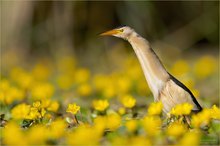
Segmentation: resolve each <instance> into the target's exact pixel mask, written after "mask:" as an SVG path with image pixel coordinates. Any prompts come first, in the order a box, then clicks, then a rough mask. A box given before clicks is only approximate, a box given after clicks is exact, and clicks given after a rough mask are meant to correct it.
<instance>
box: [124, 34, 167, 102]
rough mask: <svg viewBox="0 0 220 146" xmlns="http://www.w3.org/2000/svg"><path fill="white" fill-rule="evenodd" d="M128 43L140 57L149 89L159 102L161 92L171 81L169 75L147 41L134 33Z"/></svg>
mask: <svg viewBox="0 0 220 146" xmlns="http://www.w3.org/2000/svg"><path fill="white" fill-rule="evenodd" d="M128 41H129V42H130V44H131V45H132V47H133V49H134V51H135V53H136V55H137V57H138V60H139V62H140V64H141V67H142V70H143V72H144V75H145V78H146V80H147V82H148V85H149V88H150V89H151V91H152V92H153V95H154V98H155V100H157V97H158V94H159V92H160V90H161V89H162V88H163V87H164V85H165V83H166V81H167V80H168V79H169V74H168V73H167V71H166V69H165V68H164V67H163V65H162V63H161V62H160V60H159V58H158V57H157V55H156V54H155V52H154V51H153V50H152V48H151V47H150V44H149V42H148V41H147V40H145V39H144V38H142V37H141V36H139V35H138V34H136V33H134V34H132V35H131V36H130V37H129V39H128Z"/></svg>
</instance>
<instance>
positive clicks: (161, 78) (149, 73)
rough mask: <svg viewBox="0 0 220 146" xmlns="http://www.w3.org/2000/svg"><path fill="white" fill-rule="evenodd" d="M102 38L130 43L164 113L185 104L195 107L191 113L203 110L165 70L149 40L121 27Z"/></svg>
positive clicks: (187, 91) (108, 32) (155, 99)
mask: <svg viewBox="0 0 220 146" xmlns="http://www.w3.org/2000/svg"><path fill="white" fill-rule="evenodd" d="M100 36H114V37H117V38H121V39H124V40H126V41H128V42H129V43H130V45H131V46H132V48H133V50H134V52H135V54H136V56H137V58H138V60H139V63H140V65H141V68H142V71H143V73H144V76H145V78H146V81H147V83H148V86H149V88H150V90H151V92H152V94H153V96H154V101H155V102H159V101H161V102H162V104H163V112H164V113H167V114H168V113H169V112H170V111H171V110H172V108H174V107H175V106H176V105H178V104H183V103H189V104H191V105H192V107H193V108H192V110H191V111H192V112H194V113H198V112H200V111H201V110H202V107H201V105H200V104H199V102H198V101H197V100H196V98H195V96H194V95H193V93H192V92H191V91H190V90H189V89H188V88H187V87H186V86H185V85H184V84H183V83H181V82H180V81H179V80H178V79H176V78H175V77H174V76H173V75H171V74H170V73H169V72H168V71H167V70H166V69H165V67H164V65H163V64H162V62H161V61H160V59H159V57H158V56H157V54H156V53H155V52H154V50H153V49H152V47H151V45H150V43H149V42H148V40H146V39H145V38H143V37H141V36H140V35H139V34H138V33H137V32H135V30H134V29H133V28H131V27H129V26H121V27H117V28H115V29H112V30H109V31H106V32H104V33H101V34H100ZM131 69H132V68H131Z"/></svg>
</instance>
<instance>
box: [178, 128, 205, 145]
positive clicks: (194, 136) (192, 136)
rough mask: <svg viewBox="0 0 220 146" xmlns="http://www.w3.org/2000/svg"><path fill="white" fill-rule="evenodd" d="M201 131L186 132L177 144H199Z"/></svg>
mask: <svg viewBox="0 0 220 146" xmlns="http://www.w3.org/2000/svg"><path fill="white" fill-rule="evenodd" d="M200 138H201V133H200V132H198V131H192V132H187V133H186V134H185V135H184V136H183V137H182V138H181V139H180V140H179V143H178V145H181V146H186V145H191V146H197V145H199V144H200Z"/></svg>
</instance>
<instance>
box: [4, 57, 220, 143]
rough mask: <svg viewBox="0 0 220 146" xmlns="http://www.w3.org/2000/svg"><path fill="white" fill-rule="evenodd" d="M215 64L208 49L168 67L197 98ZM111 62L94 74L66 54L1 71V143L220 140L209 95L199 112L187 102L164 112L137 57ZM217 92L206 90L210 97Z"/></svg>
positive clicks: (213, 73) (212, 75)
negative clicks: (110, 68)
mask: <svg viewBox="0 0 220 146" xmlns="http://www.w3.org/2000/svg"><path fill="white" fill-rule="evenodd" d="M216 64H217V63H216V58H215V57H213V56H211V55H204V56H201V57H198V58H196V60H189V61H186V60H185V59H180V60H177V61H176V62H175V63H174V65H173V66H171V68H170V71H171V72H172V73H174V75H176V76H177V77H178V78H179V79H181V80H182V81H183V82H184V84H185V85H186V86H187V87H188V88H189V89H191V91H192V92H193V94H194V95H195V96H196V97H197V96H199V95H203V92H206V91H203V90H202V91H200V92H198V89H196V88H197V87H200V86H199V85H200V83H201V82H202V81H204V80H205V81H207V82H208V81H209V80H208V79H210V80H211V81H213V82H214V81H215V80H214V79H215V78H216V73H217V70H216ZM204 66H206V67H204ZM117 67H119V68H120V69H118V68H117ZM114 68H115V69H114V71H112V72H108V73H103V72H98V73H97V72H95V71H91V70H90V69H88V68H86V67H82V66H79V64H78V63H77V60H76V59H75V58H74V57H72V56H64V57H60V58H59V59H58V60H56V61H51V60H50V59H41V60H40V61H38V62H35V63H34V65H32V64H31V66H30V67H27V68H26V67H14V68H10V69H8V70H6V71H4V72H3V73H1V74H0V77H1V82H0V105H1V109H2V110H1V112H0V114H1V115H0V118H1V122H0V125H1V129H0V132H1V133H2V135H1V138H0V143H2V144H3V145H131V146H132V145H134V146H136V145H144V146H145V145H146V146H148V145H194V146H197V145H202V144H205V145H211V144H216V145H217V144H218V141H217V140H216V139H217V138H218V135H219V134H220V128H219V125H220V123H219V120H220V109H219V107H218V105H217V104H216V103H217V100H216V99H215V98H212V100H210V101H208V98H207V99H205V98H204V97H203V96H204V95H203V96H201V98H200V100H201V102H200V103H201V105H202V106H203V110H202V111H201V112H199V113H196V114H195V113H192V112H191V111H192V109H193V106H192V105H191V104H189V103H183V104H179V105H176V106H175V107H173V108H172V109H171V111H170V112H169V114H168V115H166V114H164V113H163V104H162V102H153V101H152V100H153V97H152V94H151V93H150V90H149V88H148V86H147V84H146V81H145V79H144V75H143V73H142V70H141V68H140V65H139V64H138V61H137V59H135V58H134V57H133V56H128V57H126V58H122V59H121V63H118V62H117V65H116V66H115V67H114ZM189 72H191V73H190V74H189ZM198 80H199V81H200V82H199V83H198V82H197V81H198ZM211 81H210V82H211ZM200 89H202V87H201V88H200ZM213 91H214V88H213V89H210V90H209V91H208V92H207V93H206V94H208V93H213V94H212V96H213V95H215V93H214V92H213ZM210 95H211V94H210ZM203 100H204V102H203ZM73 101H74V102H73ZM214 103H215V104H216V105H213V106H212V107H211V108H208V107H209V106H210V105H212V104H214ZM207 139H208V140H209V141H206V140H207Z"/></svg>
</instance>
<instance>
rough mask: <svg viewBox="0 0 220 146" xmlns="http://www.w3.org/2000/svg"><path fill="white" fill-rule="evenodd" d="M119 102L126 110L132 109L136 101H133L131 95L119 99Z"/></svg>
mask: <svg viewBox="0 0 220 146" xmlns="http://www.w3.org/2000/svg"><path fill="white" fill-rule="evenodd" d="M121 98H122V99H121V102H122V104H123V105H124V106H125V107H127V108H132V107H134V106H135V103H136V100H135V99H134V97H133V96H131V95H125V96H123V97H121Z"/></svg>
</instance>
